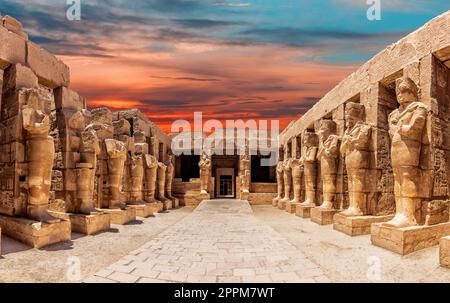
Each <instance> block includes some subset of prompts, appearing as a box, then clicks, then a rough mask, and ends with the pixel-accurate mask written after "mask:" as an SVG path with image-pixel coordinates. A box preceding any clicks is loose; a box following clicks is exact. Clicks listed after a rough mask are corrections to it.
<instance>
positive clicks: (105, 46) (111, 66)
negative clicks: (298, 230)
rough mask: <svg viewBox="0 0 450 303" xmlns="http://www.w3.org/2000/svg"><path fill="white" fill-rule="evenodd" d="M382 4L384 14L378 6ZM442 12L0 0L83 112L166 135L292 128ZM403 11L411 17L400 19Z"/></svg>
mask: <svg viewBox="0 0 450 303" xmlns="http://www.w3.org/2000/svg"><path fill="white" fill-rule="evenodd" d="M385 2H386V3H385ZM443 2H445V1H439V0H435V1H430V0H428V1H424V0H422V1H421V0H419V1H406V0H405V1H400V0H396V1H389V3H388V1H383V6H382V8H383V21H380V22H370V21H368V20H367V18H366V10H367V7H368V6H367V5H366V4H365V1H362V0H361V1H353V0H329V1H307V0H290V1H270V0H265V1H259V0H248V1H245V2H240V1H214V0H147V1H125V0H90V1H85V0H81V3H82V14H81V17H82V20H81V21H76V22H75V21H69V20H67V19H66V9H67V5H66V1H54V0H1V4H0V13H1V14H9V15H12V16H14V17H16V18H18V19H19V20H21V21H22V22H23V25H24V27H25V29H26V31H27V32H28V33H29V34H30V39H31V40H33V41H35V42H37V43H39V44H40V45H42V46H43V47H44V48H46V49H48V50H49V51H51V52H52V53H54V54H56V55H58V56H59V57H60V58H61V59H63V60H64V61H65V62H66V63H67V64H68V65H69V66H70V68H71V72H72V77H71V78H72V84H71V85H72V88H73V89H75V90H77V91H79V92H80V93H81V94H83V95H84V96H86V97H87V98H88V100H89V102H88V104H89V106H90V107H99V106H109V107H111V108H112V109H114V110H120V109H123V108H139V109H140V110H142V112H143V113H145V114H146V115H147V116H148V117H149V118H150V119H151V120H152V121H153V122H155V123H157V124H158V125H160V126H161V127H163V128H164V129H165V130H166V131H169V130H170V125H171V123H172V122H173V121H175V120H178V119H186V120H192V119H193V113H194V112H195V111H202V112H203V113H204V118H205V119H208V118H214V119H257V120H259V119H278V120H280V123H281V126H282V127H285V126H286V125H288V123H289V122H290V121H291V120H292V119H297V118H298V117H300V116H301V115H302V114H303V113H305V112H306V111H307V110H308V109H309V108H311V107H312V106H313V105H314V104H315V103H316V102H317V101H318V100H320V98H321V97H322V96H323V95H324V94H325V93H326V92H327V91H328V90H330V89H331V88H333V86H335V85H336V84H337V83H338V82H339V81H341V80H342V79H344V78H345V77H346V76H347V75H348V74H350V73H351V72H352V71H354V70H355V69H356V68H357V67H358V66H359V65H360V64H362V63H363V62H364V61H366V60H368V59H370V57H372V56H373V55H374V54H375V53H377V52H378V51H380V50H382V49H383V48H384V47H386V45H387V44H389V43H392V42H395V41H397V40H398V39H400V38H401V37H402V36H404V35H405V34H407V33H409V32H411V31H413V30H415V29H416V28H418V27H419V26H421V25H423V24H424V23H425V22H426V21H428V20H429V19H431V18H432V17H434V16H436V15H438V14H440V13H442V12H444V11H445V10H446V9H447V7H445V5H444V4H443ZM405 7H407V8H405Z"/></svg>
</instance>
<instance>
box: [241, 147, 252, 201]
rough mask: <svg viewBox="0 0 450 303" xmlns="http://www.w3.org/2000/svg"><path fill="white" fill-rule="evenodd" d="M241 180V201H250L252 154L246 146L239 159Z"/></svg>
mask: <svg viewBox="0 0 450 303" xmlns="http://www.w3.org/2000/svg"><path fill="white" fill-rule="evenodd" d="M239 178H240V192H241V197H240V199H241V200H248V196H249V194H250V181H251V175H250V154H249V150H248V146H247V145H246V146H245V147H244V149H243V150H242V152H241V155H240V159H239Z"/></svg>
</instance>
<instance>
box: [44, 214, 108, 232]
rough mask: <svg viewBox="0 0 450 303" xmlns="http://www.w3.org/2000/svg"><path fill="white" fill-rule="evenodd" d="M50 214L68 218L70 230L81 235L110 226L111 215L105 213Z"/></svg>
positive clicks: (103, 229) (102, 230)
mask: <svg viewBox="0 0 450 303" xmlns="http://www.w3.org/2000/svg"><path fill="white" fill-rule="evenodd" d="M52 215H53V216H55V217H57V218H61V219H65V220H69V221H70V223H71V229H72V232H75V233H79V234H83V235H95V234H98V233H101V232H104V231H107V230H109V229H110V228H111V215H110V214H107V213H100V212H98V213H93V214H91V215H84V214H68V213H57V212H52Z"/></svg>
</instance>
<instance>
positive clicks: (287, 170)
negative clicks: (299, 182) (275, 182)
mask: <svg viewBox="0 0 450 303" xmlns="http://www.w3.org/2000/svg"><path fill="white" fill-rule="evenodd" d="M291 162H292V159H291V158H287V159H286V160H284V163H283V181H284V198H283V199H281V203H287V202H289V201H290V200H291V185H292V167H291Z"/></svg>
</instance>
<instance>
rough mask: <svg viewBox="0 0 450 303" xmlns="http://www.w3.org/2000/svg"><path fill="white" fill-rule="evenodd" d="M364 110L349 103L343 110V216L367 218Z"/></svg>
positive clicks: (367, 161) (367, 152)
mask: <svg viewBox="0 0 450 303" xmlns="http://www.w3.org/2000/svg"><path fill="white" fill-rule="evenodd" d="M364 112H365V110H364V106H363V105H361V104H359V103H353V102H349V103H347V105H346V108H345V121H346V131H345V134H344V137H343V139H342V145H341V148H340V150H341V154H342V155H343V156H344V157H345V164H346V169H347V176H348V193H349V207H348V209H347V210H345V211H343V212H342V213H341V214H342V215H345V216H363V215H367V210H368V205H367V202H368V194H369V189H370V188H371V186H370V184H368V181H369V182H370V178H369V176H370V158H369V157H370V146H369V145H370V137H371V132H372V131H371V127H370V125H369V124H367V123H365V122H364Z"/></svg>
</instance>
